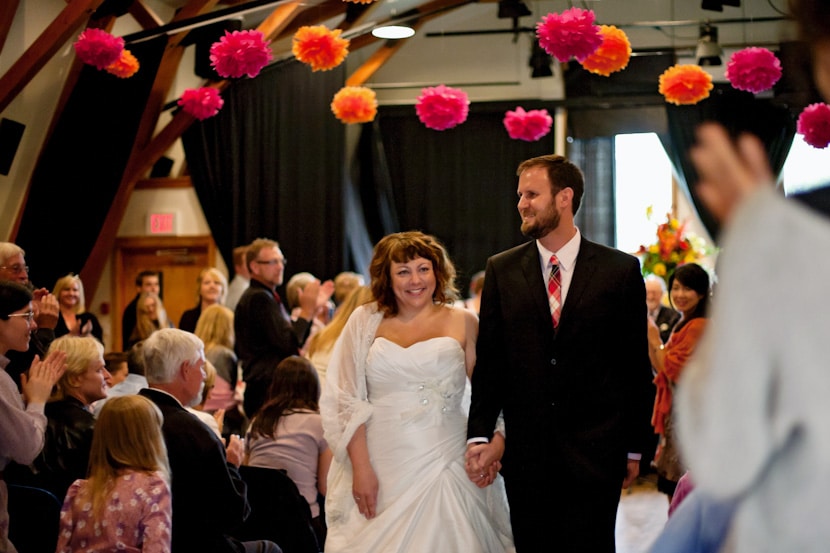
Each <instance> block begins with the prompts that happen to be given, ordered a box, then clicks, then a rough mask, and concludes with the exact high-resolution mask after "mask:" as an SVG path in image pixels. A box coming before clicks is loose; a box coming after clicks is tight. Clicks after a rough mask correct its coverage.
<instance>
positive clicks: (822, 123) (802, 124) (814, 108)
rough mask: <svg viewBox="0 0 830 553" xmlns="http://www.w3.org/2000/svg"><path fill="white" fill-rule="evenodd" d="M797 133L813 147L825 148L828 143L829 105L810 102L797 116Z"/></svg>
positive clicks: (829, 130)
mask: <svg viewBox="0 0 830 553" xmlns="http://www.w3.org/2000/svg"><path fill="white" fill-rule="evenodd" d="M796 130H797V131H798V134H803V135H804V142H806V143H807V144H809V145H810V146H812V147H813V148H826V147H827V145H828V144H830V106H828V105H827V104H821V103H818V104H810V105H809V106H807V107H806V108H804V111H802V112H801V115H799V116H798V124H797V125H796Z"/></svg>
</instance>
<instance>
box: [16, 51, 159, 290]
mask: <svg viewBox="0 0 830 553" xmlns="http://www.w3.org/2000/svg"><path fill="white" fill-rule="evenodd" d="M165 45H166V37H160V38H159V39H156V40H152V41H146V42H142V43H140V44H135V45H132V46H131V47H130V51H131V52H132V53H133V55H134V56H135V57H136V58H138V60H139V62H140V64H141V68H140V69H139V71H138V72H137V73H136V74H135V75H133V76H132V77H130V78H129V79H119V78H118V77H115V76H114V75H110V74H109V73H107V72H106V71H98V70H97V69H95V68H94V67H91V66H85V67H84V68H83V70H82V71H81V75H80V77H79V79H78V82H77V84H76V85H75V88H74V89H73V90H72V93H71V95H70V97H69V100H68V102H67V104H66V107H65V108H64V111H63V113H62V114H61V117H60V119H59V120H58V121H57V123H56V125H55V129H54V131H53V132H52V134H51V135H50V136H49V138H48V139H47V142H46V143H45V145H44V149H43V152H42V154H41V156H40V159H39V160H38V163H37V166H36V167H35V170H34V172H33V174H32V182H31V187H30V189H29V195H28V198H27V200H26V206H25V207H24V209H23V216H22V220H21V224H20V229H19V231H18V233H17V236H16V237H15V238H14V241H15V243H16V244H18V245H19V246H20V247H21V248H23V249H24V250H26V262H27V263H28V264H29V265H30V266H31V268H32V271H31V273H30V275H29V276H30V278H31V279H32V282H34V283H35V285H36V286H39V287H41V286H42V287H46V288H49V289H51V288H52V287H53V286H54V284H55V281H56V280H57V279H58V278H59V277H61V276H63V275H65V274H67V273H69V272H74V273H78V272H80V270H81V268H82V267H83V266H84V263H85V262H86V259H87V257H88V256H89V254H90V252H91V251H92V248H93V247H94V245H95V241H96V240H97V238H98V235H99V233H100V232H101V226H102V225H103V224H104V219H105V218H106V216H107V212H108V211H109V208H110V205H111V204H112V200H113V198H114V197H115V193H116V191H117V190H118V185H119V183H120V182H121V177H122V175H123V173H124V169H125V168H126V165H127V160H128V159H129V155H130V151H131V150H132V147H133V142H134V141H135V135H136V132H137V130H138V125H139V122H140V120H141V115H142V112H143V110H144V105H145V104H146V103H147V97H148V95H149V92H150V89H151V87H152V85H153V80H154V79H155V76H156V71H157V69H158V65H159V63H160V61H161V55H162V53H163V52H164V48H165ZM58 244H60V245H59V246H58Z"/></svg>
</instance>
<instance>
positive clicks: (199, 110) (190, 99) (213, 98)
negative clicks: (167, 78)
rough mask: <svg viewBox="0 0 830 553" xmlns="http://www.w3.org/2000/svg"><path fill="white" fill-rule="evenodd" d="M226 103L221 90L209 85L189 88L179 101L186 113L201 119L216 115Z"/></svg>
mask: <svg viewBox="0 0 830 553" xmlns="http://www.w3.org/2000/svg"><path fill="white" fill-rule="evenodd" d="M224 103H225V101H224V100H223V99H222V96H220V95H219V91H218V90H216V89H215V88H212V87H209V86H203V87H201V88H189V89H187V90H185V91H184V94H182V97H181V98H179V101H178V104H179V105H180V106H182V109H183V110H184V111H185V113H187V114H189V115H192V116H193V117H195V118H196V119H198V120H200V121H202V120H204V119H207V118H208V117H213V116H214V115H216V114H217V113H218V112H219V109H220V108H221V107H222V105H223V104H224Z"/></svg>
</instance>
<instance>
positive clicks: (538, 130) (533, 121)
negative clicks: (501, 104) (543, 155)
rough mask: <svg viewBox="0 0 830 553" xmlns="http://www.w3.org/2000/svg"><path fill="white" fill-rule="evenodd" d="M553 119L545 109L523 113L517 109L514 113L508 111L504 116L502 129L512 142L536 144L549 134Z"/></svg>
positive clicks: (519, 108) (523, 111)
mask: <svg viewBox="0 0 830 553" xmlns="http://www.w3.org/2000/svg"><path fill="white" fill-rule="evenodd" d="M552 125H553V117H551V116H550V115H549V114H548V110H546V109H532V110H530V111H525V110H524V109H522V108H521V107H517V108H516V111H508V112H507V113H506V114H505V116H504V128H505V129H507V134H508V135H510V138H512V139H514V140H524V141H527V142H536V141H537V140H539V139H540V138H542V137H543V136H545V135H546V134H548V133H549V132H550V128H551V126H552Z"/></svg>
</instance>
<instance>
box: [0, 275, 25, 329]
mask: <svg viewBox="0 0 830 553" xmlns="http://www.w3.org/2000/svg"><path fill="white" fill-rule="evenodd" d="M30 301H32V292H31V291H29V289H28V288H26V287H25V286H23V285H22V284H18V283H16V282H10V281H8V282H0V319H2V320H4V321H6V320H8V318H9V315H11V314H12V313H14V312H15V311H19V310H21V309H23V308H24V307H26V306H27V305H29V302H30Z"/></svg>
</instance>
